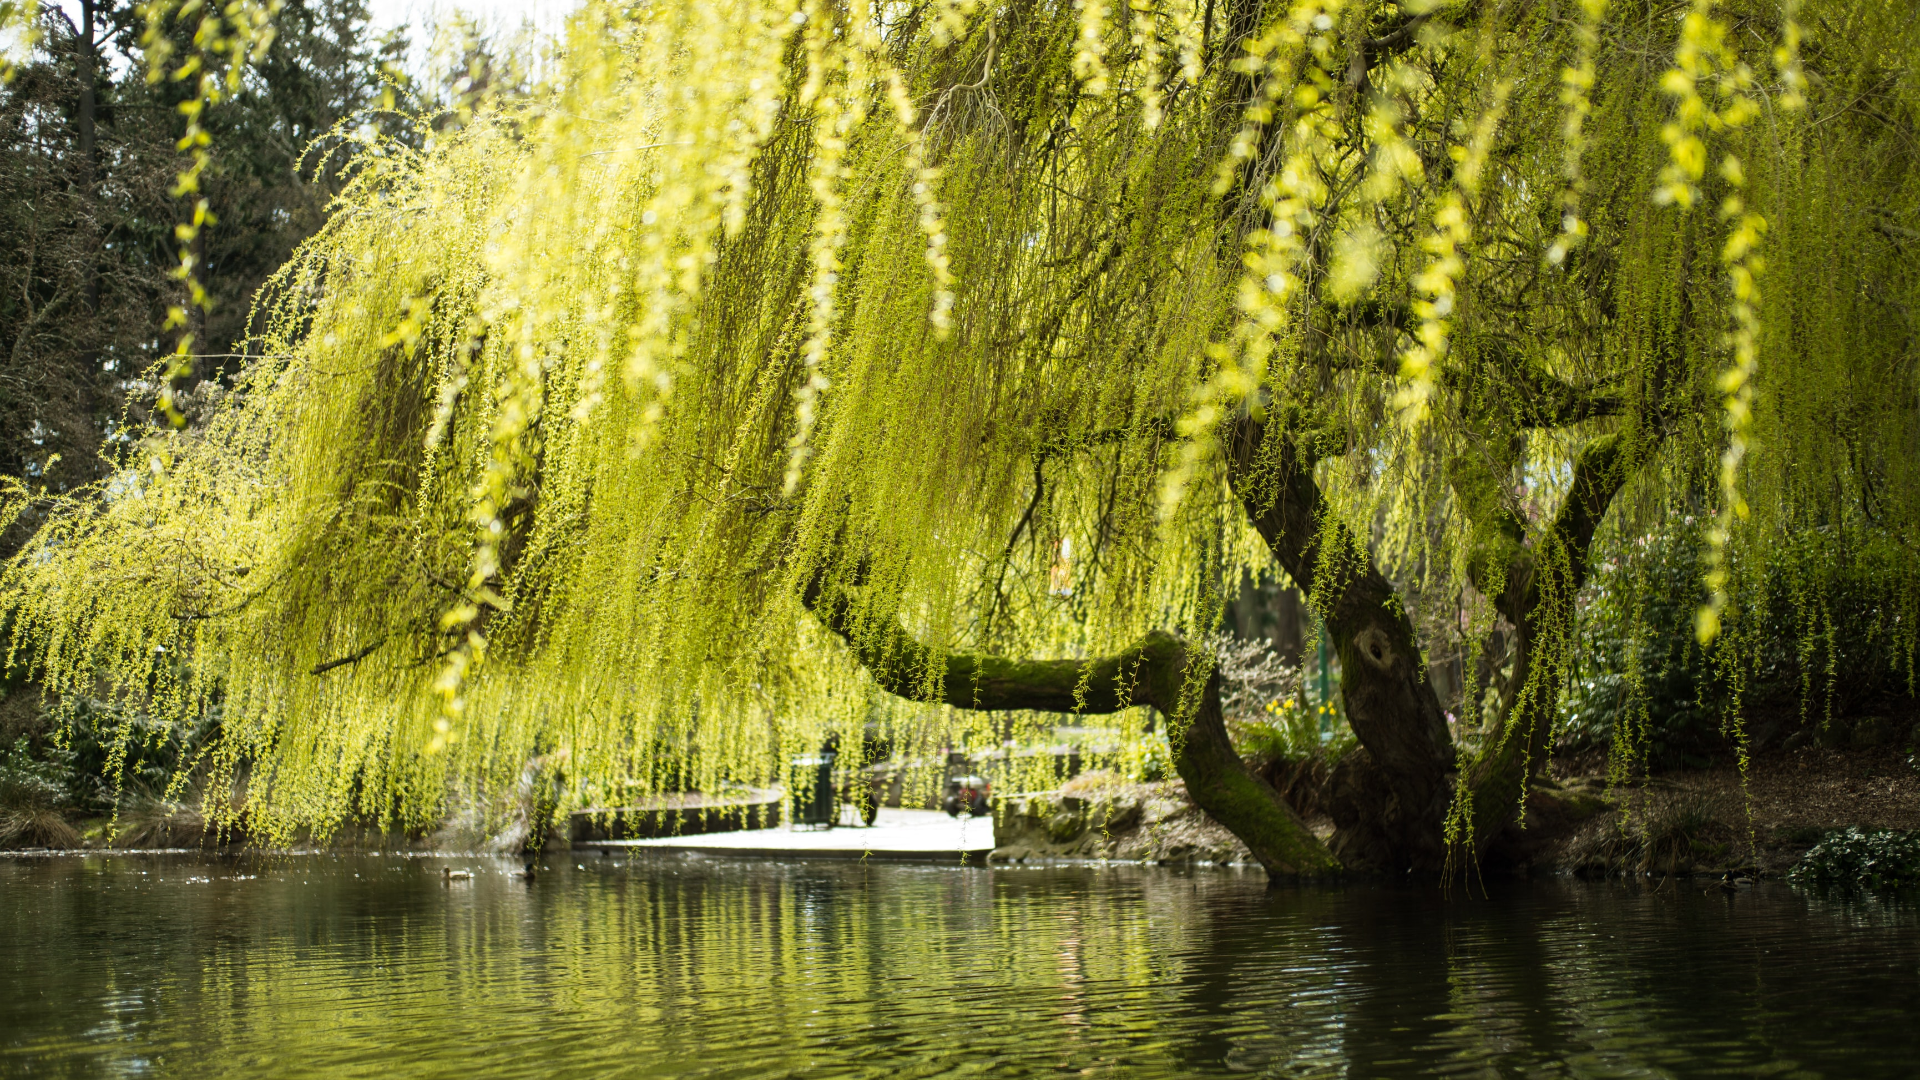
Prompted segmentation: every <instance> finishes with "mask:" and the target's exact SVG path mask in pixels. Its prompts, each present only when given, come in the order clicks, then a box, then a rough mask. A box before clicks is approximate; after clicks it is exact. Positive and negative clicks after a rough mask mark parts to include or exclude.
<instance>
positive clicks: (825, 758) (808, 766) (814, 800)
mask: <svg viewBox="0 0 1920 1080" xmlns="http://www.w3.org/2000/svg"><path fill="white" fill-rule="evenodd" d="M839 756H840V752H839V740H837V739H828V740H827V741H826V743H825V744H823V745H822V746H821V747H820V752H819V753H818V754H802V755H801V756H799V757H797V758H794V759H793V778H792V786H791V787H789V788H788V790H789V791H791V792H793V820H794V823H795V824H797V825H825V826H827V827H828V828H832V827H833V824H834V822H836V821H838V820H839V819H840V798H839V793H838V792H836V791H834V789H833V762H834V759H835V758H837V757H839Z"/></svg>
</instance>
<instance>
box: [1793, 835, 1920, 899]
mask: <svg viewBox="0 0 1920 1080" xmlns="http://www.w3.org/2000/svg"><path fill="white" fill-rule="evenodd" d="M1787 878H1788V880H1790V881H1792V882H1793V883H1794V884H1795V885H1806V886H1811V887H1813V888H1816V889H1829V890H1837V891H1842V892H1887V891H1890V890H1893V889H1898V888H1902V887H1904V886H1908V885H1913V884H1915V883H1916V882H1920V835H1916V834H1914V833H1910V832H1900V831H1898V830H1895V829H1859V828H1850V829H1846V830H1843V831H1839V832H1834V833H1830V834H1828V836H1827V837H1826V838H1825V839H1823V840H1821V841H1820V842H1819V843H1818V844H1815V845H1814V846H1813V848H1812V849H1811V850H1809V851H1808V852H1807V853H1806V855H1805V856H1803V857H1802V858H1801V860H1800V862H1799V863H1798V864H1797V865H1795V866H1794V868H1793V870H1792V871H1791V872H1789V873H1788V875H1787Z"/></svg>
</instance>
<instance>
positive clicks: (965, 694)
mask: <svg viewBox="0 0 1920 1080" xmlns="http://www.w3.org/2000/svg"><path fill="white" fill-rule="evenodd" d="M801 599H802V602H803V603H805V604H806V606H807V607H808V609H809V610H811V611H812V612H813V613H814V614H815V615H816V616H817V617H818V618H819V619H820V621H821V622H822V623H824V624H825V625H826V626H827V628H828V629H830V630H832V631H833V632H834V633H835V634H837V635H839V636H840V638H841V639H842V640H843V641H845V642H846V643H847V645H848V646H849V647H850V648H852V649H853V651H854V654H855V655H856V656H857V657H858V658H859V660H860V663H861V664H862V666H864V667H865V668H866V669H867V672H868V673H869V674H870V675H872V676H873V679H874V681H875V682H876V683H878V684H879V685H880V687H881V689H883V690H886V691H887V692H888V693H891V694H895V695H898V696H900V697H904V698H909V699H912V700H916V701H926V700H934V701H940V702H943V703H945V704H947V705H951V706H953V707H954V708H957V709H1029V710H1033V711H1036V712H1062V713H1112V712H1118V711H1120V710H1121V709H1125V708H1129V707H1132V706H1135V705H1151V706H1153V707H1154V708H1156V709H1158V710H1160V711H1161V712H1162V713H1164V714H1166V715H1167V716H1168V717H1170V718H1173V717H1180V718H1185V719H1186V724H1185V725H1184V727H1183V728H1179V729H1176V730H1173V731H1170V732H1169V735H1170V736H1172V738H1170V741H1171V742H1172V743H1173V747H1174V763H1175V768H1176V769H1177V770H1178V771H1179V773H1180V778H1181V779H1182V780H1183V781H1185V782H1186V786H1187V794H1188V796H1189V797H1191V798H1192V799H1193V801H1194V803H1195V804H1196V805H1198V806H1199V807H1200V808H1201V809H1202V810H1204V811H1206V813H1207V815H1208V816H1210V817H1212V818H1213V820H1215V821H1217V822H1219V823H1220V824H1221V825H1222V826H1223V827H1225V828H1226V829H1227V830H1228V831H1230V832H1232V833H1233V834H1234V835H1235V836H1237V837H1239V838H1240V840H1241V842H1243V843H1245V844H1246V845H1247V850H1248V851H1250V852H1251V853H1252V854H1253V857H1254V858H1255V859H1257V860H1259V862H1260V865H1261V866H1263V867H1265V868H1266V870H1267V873H1268V874H1270V875H1273V876H1275V877H1321V876H1326V875H1330V874H1335V873H1338V872H1339V871H1340V870H1341V866H1340V862H1339V860H1337V859H1335V858H1334V856H1333V855H1332V854H1331V853H1329V852H1328V850H1327V848H1326V846H1325V845H1323V844H1322V843H1321V842H1320V840H1319V838H1317V837H1315V836H1314V835H1313V832H1312V831H1311V830H1310V829H1308V828H1307V825H1306V823H1305V822H1304V821H1302V820H1301V819H1300V815H1299V814H1298V813H1296V812H1295V811H1294V809H1293V807H1291V806H1289V805H1288V804H1287V802H1286V800H1285V799H1283V798H1281V797H1280V793H1279V792H1277V791H1275V790H1274V789H1273V787H1272V785H1270V784H1268V783H1267V782H1266V781H1264V780H1262V779H1260V778H1259V777H1257V776H1255V775H1254V774H1253V773H1252V772H1251V771H1250V770H1249V769H1248V768H1247V767H1246V763H1245V762H1243V761H1242V760H1241V759H1240V755H1239V754H1238V753H1237V752H1235V751H1234V749H1233V743H1232V740H1231V739H1230V738H1229V737H1228V735H1227V729H1226V724H1225V722H1224V721H1223V719H1222V717H1221V712H1220V676H1219V673H1218V672H1210V673H1209V674H1208V675H1207V677H1206V679H1205V681H1204V682H1203V683H1201V684H1200V685H1199V686H1197V687H1196V686H1193V685H1190V679H1189V673H1190V672H1192V671H1194V670H1195V664H1196V662H1200V663H1205V659H1204V658H1197V657H1195V656H1193V654H1192V646H1191V645H1189V644H1188V643H1186V642H1184V641H1182V640H1180V639H1179V638H1176V637H1174V636H1173V635H1172V634H1168V633H1165V632H1163V631H1154V632H1152V633H1149V634H1148V635H1146V636H1145V637H1144V638H1142V639H1140V641H1138V642H1136V643H1135V644H1133V645H1132V646H1129V647H1128V648H1126V649H1124V650H1122V651H1120V652H1118V653H1115V654H1113V655H1111V656H1104V657H1098V658H1095V659H1092V660H1087V661H1080V660H1011V659H1007V658H1005V657H999V656H992V655H987V654H979V653H948V652H944V651H941V650H938V649H935V648H933V647H932V646H929V645H926V644H925V643H923V642H920V641H918V640H916V639H915V638H914V637H913V636H912V635H910V634H908V633H907V631H906V630H905V628H903V627H902V626H900V624H899V622H898V621H897V620H888V621H886V622H885V623H883V624H882V625H880V626H878V627H877V628H876V627H870V626H863V625H857V624H856V621H855V620H854V619H853V618H852V616H851V609H850V606H849V604H848V603H847V600H846V598H845V596H844V594H842V593H840V592H838V591H836V590H835V589H833V588H832V587H831V586H830V585H829V584H828V582H827V580H826V577H825V575H824V574H818V575H815V576H814V577H813V579H812V580H811V581H810V582H809V584H808V585H807V587H806V589H805V590H804V591H803V593H802V597H801ZM1207 666H1208V667H1209V668H1210V667H1211V664H1208V665H1207ZM1194 695H1197V697H1195V696H1194Z"/></svg>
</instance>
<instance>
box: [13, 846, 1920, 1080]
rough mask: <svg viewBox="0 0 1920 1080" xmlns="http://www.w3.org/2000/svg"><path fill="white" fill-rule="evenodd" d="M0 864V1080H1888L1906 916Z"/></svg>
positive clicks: (383, 862)
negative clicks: (1245, 1077)
mask: <svg viewBox="0 0 1920 1080" xmlns="http://www.w3.org/2000/svg"><path fill="white" fill-rule="evenodd" d="M549 864H550V865H551V866H552V869H553V872H552V873H550V874H547V875H544V876H542V877H541V878H540V879H539V880H538V881H536V882H533V883H531V884H527V883H523V882H520V881H517V880H512V879H509V878H508V877H507V876H506V874H505V871H506V869H507V867H506V866H505V865H504V864H488V863H483V862H469V863H462V864H461V865H470V866H472V867H473V868H474V869H475V870H476V874H475V878H474V880H472V881H469V882H453V883H451V884H448V883H444V882H443V881H442V879H441V876H440V866H441V865H442V863H441V862H440V861H438V860H424V859H404V858H383V857H338V858H336V857H328V856H311V857H291V858H280V859H273V860H208V859H200V858H185V857H162V856H154V857H136V856H112V857H109V856H86V857H56V858H11V859H6V860H0V1075H9V1076H11V1075H20V1076H99V1075H132V1074H141V1075H161V1076H165V1075H179V1076H193V1077H224V1076H236V1077H237V1076H246V1077H249V1078H256V1077H279V1076H342V1075H359V1076H379V1077H381V1078H382V1080H390V1078H393V1080H397V1078H400V1077H416V1076H420V1077H426V1076H459V1077H504V1076H529V1077H531V1076H541V1077H545V1076H556V1077H582V1078H585V1077H614V1076H635V1077H638V1076H649V1077H655V1076H657V1077H666V1076H684V1077H776V1076H777V1077H784V1076H798V1075H811V1076H834V1077H839V1076H915V1077H921V1076H928V1077H930V1076H950V1075H951V1076H960V1075H965V1076H983V1075H984V1076H1027V1075H1035V1074H1065V1073H1081V1074H1092V1075H1114V1076H1129V1077H1133V1076H1193V1075H1208V1074H1224V1073H1234V1074H1244V1073H1252V1074H1256V1075H1274V1076H1289V1077H1295V1076H1297V1077H1310V1076H1352V1077H1361V1076H1367V1077H1373V1076H1385V1077H1401V1076H1426V1075H1448V1076H1468V1077H1480V1076H1564V1077H1582V1078H1585V1077H1633V1076H1761V1075H1764V1076H1830V1077H1873V1076H1911V1075H1913V1074H1914V1072H1915V1069H1916V1066H1915V1065H1914V1062H1916V1061H1920V1031H1917V1030H1916V1027H1917V1025H1916V1024H1915V1023H1914V1017H1915V1015H1916V1012H1920V921H1916V919H1915V918H1914V917H1913V913H1912V912H1911V911H1910V910H1907V909H1902V908H1887V907H1880V906H1847V905H1841V904H1830V903H1826V902H1822V901H1817V900H1810V899H1807V898H1804V897H1801V896H1799V895H1797V894H1795V893H1792V892H1789V891H1787V890H1785V889H1782V888H1777V887H1762V888H1760V889H1757V890H1753V891H1750V892H1743V893H1740V894H1737V895H1731V896H1727V895H1722V894H1720V893H1718V892H1715V893H1713V894H1711V895H1703V894H1702V893H1701V892H1699V891H1698V890H1697V889H1687V888H1679V889H1675V888H1672V887H1669V888H1667V889H1665V890H1663V891H1661V892H1659V893H1654V892H1649V891H1646V890H1641V889H1630V888H1625V887H1621V886H1604V885H1581V884H1576V883H1571V882H1568V883H1549V884H1534V885H1514V886H1510V887H1506V888H1496V890H1495V892H1494V894H1493V895H1492V896H1491V897H1490V898H1478V897H1476V898H1467V897H1464V896H1459V895H1456V896H1454V897H1452V898H1446V897H1442V896H1441V895H1440V894H1438V893H1437V892H1430V891H1423V890H1417V889H1392V888H1387V887H1382V886H1347V887H1344V888H1279V889H1268V888H1267V886H1266V883H1265V880H1264V878H1262V877H1261V876H1259V875H1258V874H1252V873H1230V872H1223V871H1205V872H1196V873H1192V874H1186V873H1179V872H1173V871H1167V870H1158V869H1143V868H1130V867H1113V868H1056V869H1019V870H981V869H960V868H944V869H932V868H910V867H899V866H868V867H862V866H859V865H832V864H813V865H768V864H756V863H743V862H721V861H701V860H690V859H681V858H673V857H665V858H660V859H657V860H648V861H644V862H640V863H637V864H633V865H614V864H611V863H604V862H603V863H585V864H584V865H583V866H582V867H581V868H578V869H576V868H575V867H574V865H573V864H572V863H561V862H557V861H555V860H551V859H550V860H549Z"/></svg>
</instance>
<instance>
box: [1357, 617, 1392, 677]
mask: <svg viewBox="0 0 1920 1080" xmlns="http://www.w3.org/2000/svg"><path fill="white" fill-rule="evenodd" d="M1353 647H1354V648H1355V649H1358V650H1359V652H1360V657H1361V659H1363V660H1365V661H1367V662H1368V663H1370V664H1372V665H1373V666H1374V667H1376V668H1379V669H1380V670H1381V671H1385V670H1387V669H1388V668H1391V667H1392V666H1393V644H1392V643H1391V642H1390V641H1388V640H1387V635H1386V632H1385V631H1383V630H1381V629H1380V628H1379V627H1377V626H1369V627H1367V628H1366V629H1365V630H1362V631H1360V632H1359V633H1358V634H1355V635H1354V636H1353Z"/></svg>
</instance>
